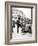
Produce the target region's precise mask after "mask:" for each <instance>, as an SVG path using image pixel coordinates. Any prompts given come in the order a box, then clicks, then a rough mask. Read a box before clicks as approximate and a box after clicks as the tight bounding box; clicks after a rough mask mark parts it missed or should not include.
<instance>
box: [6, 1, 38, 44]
mask: <svg viewBox="0 0 38 46" xmlns="http://www.w3.org/2000/svg"><path fill="white" fill-rule="evenodd" d="M6 4H7V3H6ZM6 6H8V7H7V9H6V10H7V12H6V13H7V33H6V34H7V35H6V38H7V39H6V40H7V41H8V42H9V43H21V42H25V43H29V42H36V40H37V39H36V28H37V27H36V15H37V14H36V12H37V10H36V8H37V5H36V4H31V3H19V2H18V3H15V2H13V3H12V2H9V3H8V4H7V5H6ZM7 41H6V42H7Z"/></svg>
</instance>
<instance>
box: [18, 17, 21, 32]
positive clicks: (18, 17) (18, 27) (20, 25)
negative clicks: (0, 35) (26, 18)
mask: <svg viewBox="0 0 38 46" xmlns="http://www.w3.org/2000/svg"><path fill="white" fill-rule="evenodd" d="M20 26H21V24H20V17H18V20H17V33H19V27H20Z"/></svg>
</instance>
